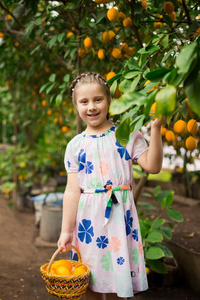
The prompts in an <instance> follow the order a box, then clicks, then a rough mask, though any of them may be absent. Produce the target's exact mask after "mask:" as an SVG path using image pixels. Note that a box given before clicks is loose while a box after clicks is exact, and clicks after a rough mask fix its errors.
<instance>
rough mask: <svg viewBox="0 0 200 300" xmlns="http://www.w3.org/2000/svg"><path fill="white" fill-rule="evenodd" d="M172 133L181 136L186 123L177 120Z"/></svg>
mask: <svg viewBox="0 0 200 300" xmlns="http://www.w3.org/2000/svg"><path fill="white" fill-rule="evenodd" d="M174 131H175V132H176V133H178V134H183V133H185V131H186V122H185V121H183V120H178V121H177V122H176V123H175V124H174Z"/></svg>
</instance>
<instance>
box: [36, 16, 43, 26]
mask: <svg viewBox="0 0 200 300" xmlns="http://www.w3.org/2000/svg"><path fill="white" fill-rule="evenodd" d="M43 20H44V18H37V19H36V20H35V22H34V23H35V25H36V26H38V25H40V24H41V23H42V21H43Z"/></svg>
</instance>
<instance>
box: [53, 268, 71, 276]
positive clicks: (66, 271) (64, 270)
mask: <svg viewBox="0 0 200 300" xmlns="http://www.w3.org/2000/svg"><path fill="white" fill-rule="evenodd" d="M56 274H57V275H62V276H68V275H71V272H70V271H69V269H68V268H66V267H64V266H58V267H57V268H56Z"/></svg>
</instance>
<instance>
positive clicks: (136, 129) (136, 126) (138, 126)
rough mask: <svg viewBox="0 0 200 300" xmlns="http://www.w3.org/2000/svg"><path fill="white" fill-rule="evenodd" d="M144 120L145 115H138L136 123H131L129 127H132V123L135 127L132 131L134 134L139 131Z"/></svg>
mask: <svg viewBox="0 0 200 300" xmlns="http://www.w3.org/2000/svg"><path fill="white" fill-rule="evenodd" d="M144 119H145V115H140V116H138V119H137V122H135V121H133V122H131V125H132V124H133V123H135V125H134V130H135V131H136V132H137V131H138V130H140V129H141V127H142V126H143V122H144Z"/></svg>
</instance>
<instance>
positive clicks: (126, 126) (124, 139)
mask: <svg viewBox="0 0 200 300" xmlns="http://www.w3.org/2000/svg"><path fill="white" fill-rule="evenodd" d="M129 135H130V118H128V119H126V120H125V121H124V122H122V123H121V124H120V125H119V126H118V127H117V129H116V139H117V141H118V142H119V143H120V145H122V146H126V145H127V144H128V141H129Z"/></svg>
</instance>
